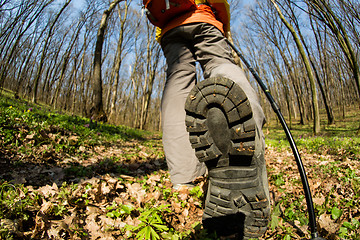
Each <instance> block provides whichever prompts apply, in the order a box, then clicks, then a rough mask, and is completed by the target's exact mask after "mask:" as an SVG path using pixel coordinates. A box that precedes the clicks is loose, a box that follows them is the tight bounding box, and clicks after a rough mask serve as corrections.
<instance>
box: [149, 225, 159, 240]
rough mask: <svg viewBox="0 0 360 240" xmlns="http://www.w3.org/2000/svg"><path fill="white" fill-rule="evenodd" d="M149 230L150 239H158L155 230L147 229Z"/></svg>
mask: <svg viewBox="0 0 360 240" xmlns="http://www.w3.org/2000/svg"><path fill="white" fill-rule="evenodd" d="M149 228H150V231H151V239H153V240H157V239H160V236H159V234H157V232H155V230H154V229H153V228H152V227H149ZM148 239H150V238H148Z"/></svg>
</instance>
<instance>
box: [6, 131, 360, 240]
mask: <svg viewBox="0 0 360 240" xmlns="http://www.w3.org/2000/svg"><path fill="white" fill-rule="evenodd" d="M24 131H25V130H24ZM26 134H27V135H26V137H25V139H24V141H25V142H26V143H30V144H34V141H35V140H36V138H37V137H36V135H34V134H30V133H29V132H26ZM65 134H67V133H65ZM39 136H40V137H42V138H43V139H51V141H56V142H61V141H67V142H69V144H70V145H76V146H77V148H78V149H79V151H80V152H81V153H82V154H80V155H78V154H77V155H74V156H72V155H69V154H63V153H62V152H61V151H56V150H55V149H53V147H52V145H50V144H48V145H45V144H43V145H41V147H40V148H39V150H35V153H34V154H29V155H26V154H20V153H17V152H16V151H12V150H11V149H5V148H1V154H2V156H3V157H2V162H1V165H2V166H1V169H2V170H1V171H0V179H3V180H2V184H4V183H8V184H12V185H13V186H16V188H17V191H18V192H21V188H20V187H18V186H25V189H26V194H25V193H22V194H20V195H19V198H20V199H21V200H20V201H24V199H25V197H29V198H30V199H34V201H33V203H32V204H31V205H29V206H23V209H22V211H25V212H26V213H27V216H28V217H27V218H21V217H19V216H17V215H15V216H14V215H9V216H8V218H6V219H2V220H1V231H2V233H4V232H6V233H7V234H10V235H11V236H13V237H14V238H15V239H136V236H137V235H136V234H134V233H132V230H131V228H129V227H128V226H133V227H136V226H141V224H142V221H144V220H141V219H142V217H144V212H146V211H147V210H149V209H161V208H162V206H166V207H165V209H167V210H168V211H164V210H159V212H161V214H162V221H163V222H162V224H163V226H166V228H162V229H163V230H164V229H172V230H171V231H172V233H174V234H175V233H176V234H177V236H180V237H178V239H181V238H186V237H187V238H190V239H203V238H206V237H204V236H211V235H206V234H205V235H204V232H203V230H202V229H201V225H200V223H201V216H202V213H203V205H204V191H205V190H206V179H205V178H202V179H198V180H197V185H198V186H199V187H198V189H199V191H198V192H195V193H194V192H191V191H190V190H189V189H187V188H181V189H180V190H179V191H174V190H173V189H172V184H171V182H170V179H169V174H168V172H167V168H166V162H165V159H164V156H163V153H162V147H161V142H160V140H159V139H158V138H156V139H153V140H151V144H149V143H148V142H147V143H146V142H144V141H140V140H129V141H118V142H116V143H113V144H108V143H107V144H104V145H101V144H99V145H97V146H95V147H91V146H87V145H86V144H84V145H81V143H79V138H78V137H77V136H71V135H70V136H69V134H68V137H67V138H65V137H63V135H60V134H59V135H55V134H53V133H51V132H46V131H43V132H42V133H41V134H40V135H39ZM79 144H80V146H79ZM44 149H45V150H46V151H45V150H44ZM301 156H302V159H303V162H304V164H305V169H306V170H307V175H308V178H309V183H310V188H311V191H312V194H313V200H314V204H315V209H316V212H317V216H318V225H319V226H318V227H319V231H320V233H321V235H322V236H324V237H326V238H327V239H340V238H341V236H342V235H341V234H342V233H343V232H344V231H345V230H346V231H347V232H346V234H347V235H346V236H348V238H349V239H350V238H351V236H353V237H354V239H355V238H357V237H359V226H358V225H357V224H358V221H359V218H360V210H359V209H360V206H359V194H360V193H359V191H360V190H359V189H360V186H359V183H360V181H359V176H360V172H359V171H360V170H359V169H360V166H359V165H360V163H359V161H353V160H351V159H348V158H347V157H344V158H343V157H342V156H333V155H318V154H311V153H307V152H305V151H304V152H301ZM266 160H267V166H268V176H269V181H270V191H271V204H272V208H273V214H272V219H271V223H270V225H269V230H268V231H267V233H266V235H265V236H264V237H263V238H262V239H285V238H286V237H287V236H291V239H303V238H306V237H309V229H308V227H307V224H308V222H307V213H306V202H305V199H304V197H303V190H302V185H301V180H300V176H299V174H298V171H297V166H296V163H295V160H294V158H293V156H292V153H291V152H290V151H288V150H284V149H277V148H274V147H268V148H267V149H266ZM14 161H16V162H20V163H19V164H17V165H16V164H13V162H14ZM5 169H6V170H5ZM4 181H6V182H4ZM18 184H22V185H18ZM336 209H339V211H336ZM158 225H159V226H160V224H158ZM154 226H155V225H154ZM161 226H162V225H161ZM199 226H200V227H199ZM344 229H345V230H344ZM158 231H159V232H160V230H158ZM171 231H170V230H166V231H165V230H164V232H163V235H161V237H162V238H163V237H164V238H165V236H166V234H165V233H166V232H171ZM341 231H343V232H341ZM339 233H340V234H339ZM174 234H173V236H174ZM181 234H182V235H181ZM349 236H350V237H349ZM169 239H170V238H169ZM174 239H176V238H174Z"/></svg>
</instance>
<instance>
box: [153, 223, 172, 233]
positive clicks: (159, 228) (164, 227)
mask: <svg viewBox="0 0 360 240" xmlns="http://www.w3.org/2000/svg"><path fill="white" fill-rule="evenodd" d="M152 226H154V227H156V228H157V229H158V230H159V231H161V232H165V231H167V230H169V228H168V227H167V226H165V225H162V224H155V223H154V224H152Z"/></svg>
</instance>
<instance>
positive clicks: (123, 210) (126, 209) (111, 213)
mask: <svg viewBox="0 0 360 240" xmlns="http://www.w3.org/2000/svg"><path fill="white" fill-rule="evenodd" d="M106 210H107V211H108V212H107V213H106V216H107V217H109V218H125V217H127V216H129V215H130V214H131V212H132V211H133V210H135V209H134V207H132V206H130V205H123V204H121V205H120V206H117V205H116V203H113V205H112V206H110V207H107V208H106Z"/></svg>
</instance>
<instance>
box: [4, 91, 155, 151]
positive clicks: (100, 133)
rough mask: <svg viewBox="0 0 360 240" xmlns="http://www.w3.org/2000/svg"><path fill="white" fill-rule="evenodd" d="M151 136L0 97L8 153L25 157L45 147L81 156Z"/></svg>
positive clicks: (148, 133)
mask: <svg viewBox="0 0 360 240" xmlns="http://www.w3.org/2000/svg"><path fill="white" fill-rule="evenodd" d="M150 134H152V133H150V132H146V131H140V130H137V129H133V128H130V127H126V126H114V125H110V124H106V123H101V122H93V121H91V119H88V118H84V117H80V116H74V115H69V114H65V113H60V112H56V111H54V110H52V109H50V108H49V107H47V106H43V105H38V104H32V103H30V102H28V101H25V100H15V99H13V98H12V97H10V96H9V94H6V93H5V94H4V93H3V95H0V142H1V144H2V145H4V146H5V147H6V148H7V149H12V150H17V151H19V152H21V153H24V154H26V155H31V153H33V154H37V152H34V150H35V149H39V148H41V146H45V147H46V149H44V151H50V150H51V149H53V150H54V151H56V152H58V153H60V152H61V153H66V154H80V153H81V152H80V151H79V146H85V147H87V148H91V147H94V146H96V145H100V144H101V145H106V143H114V142H117V141H119V140H120V141H127V140H130V139H138V140H144V139H145V138H147V137H148V136H149V135H150Z"/></svg>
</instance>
